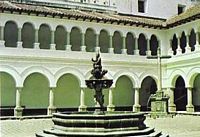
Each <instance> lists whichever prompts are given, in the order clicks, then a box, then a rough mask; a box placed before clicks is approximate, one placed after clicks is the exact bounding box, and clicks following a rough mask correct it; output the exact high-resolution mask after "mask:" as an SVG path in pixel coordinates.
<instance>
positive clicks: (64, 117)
mask: <svg viewBox="0 0 200 137" xmlns="http://www.w3.org/2000/svg"><path fill="white" fill-rule="evenodd" d="M92 62H93V69H92V71H91V74H92V78H91V79H89V80H85V82H86V85H87V87H88V88H90V89H94V90H95V95H94V98H95V102H96V106H95V111H94V112H90V111H86V112H62V113H54V114H53V117H52V121H53V123H54V126H53V127H52V129H49V130H43V132H42V133H36V136H37V137H104V136H105V137H122V136H136V137H139V136H140V137H141V136H143V137H144V136H146V137H147V136H148V137H150V136H151V137H160V136H162V137H167V135H166V136H164V135H163V134H162V133H161V132H155V130H154V128H150V127H146V125H145V124H144V120H145V116H144V113H142V112H137V113H136V112H123V111H121V112H117V111H114V112H104V111H103V108H104V106H103V104H104V95H103V93H102V90H103V89H106V88H110V87H111V85H112V83H113V80H111V79H106V78H105V74H106V73H107V72H108V71H107V70H103V69H102V65H101V57H100V54H99V53H97V55H96V59H92Z"/></svg>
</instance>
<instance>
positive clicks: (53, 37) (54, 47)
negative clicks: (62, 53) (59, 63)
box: [50, 30, 56, 50]
mask: <svg viewBox="0 0 200 137" xmlns="http://www.w3.org/2000/svg"><path fill="white" fill-rule="evenodd" d="M50 49H53V50H55V49H56V44H55V31H53V30H52V31H51V44H50Z"/></svg>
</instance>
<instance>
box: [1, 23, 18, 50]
mask: <svg viewBox="0 0 200 137" xmlns="http://www.w3.org/2000/svg"><path fill="white" fill-rule="evenodd" d="M4 39H5V46H6V47H17V41H18V28H17V24H16V23H15V22H13V21H8V22H7V23H6V24H5V27H4Z"/></svg>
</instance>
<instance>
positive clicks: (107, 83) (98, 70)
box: [85, 53, 113, 114]
mask: <svg viewBox="0 0 200 137" xmlns="http://www.w3.org/2000/svg"><path fill="white" fill-rule="evenodd" d="M92 62H93V69H92V71H91V74H92V76H93V77H92V79H90V80H85V82H86V85H87V87H88V88H90V89H94V90H95V95H94V98H95V102H96V106H95V107H96V109H95V113H96V114H97V113H98V114H104V111H103V108H104V106H103V104H104V95H103V94H102V89H106V88H110V87H111V85H112V83H113V80H110V79H103V78H104V75H105V74H106V73H107V72H108V71H107V70H102V65H101V58H100V54H99V53H97V55H96V59H95V60H94V59H93V58H92Z"/></svg>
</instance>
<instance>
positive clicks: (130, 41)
mask: <svg viewBox="0 0 200 137" xmlns="http://www.w3.org/2000/svg"><path fill="white" fill-rule="evenodd" d="M134 43H135V39H134V37H133V34H132V33H130V32H129V33H128V34H127V35H126V49H127V54H128V55H133V54H134Z"/></svg>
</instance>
